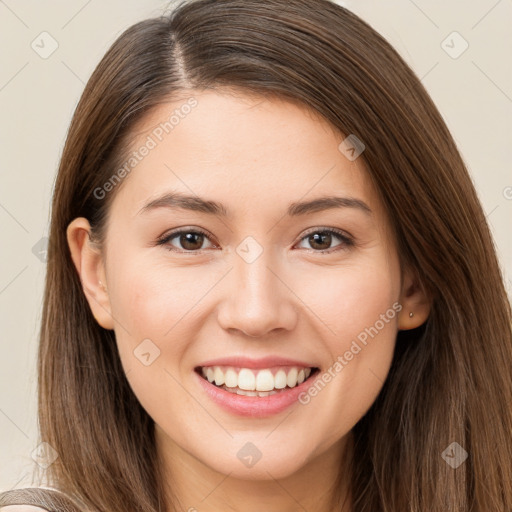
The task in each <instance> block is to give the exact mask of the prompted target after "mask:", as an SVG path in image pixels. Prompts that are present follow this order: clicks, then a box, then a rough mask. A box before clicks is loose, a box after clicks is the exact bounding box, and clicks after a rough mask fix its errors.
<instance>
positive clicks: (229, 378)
mask: <svg viewBox="0 0 512 512" xmlns="http://www.w3.org/2000/svg"><path fill="white" fill-rule="evenodd" d="M224 375H225V377H226V382H225V384H226V386H228V387H229V388H236V387H237V386H238V375H237V373H236V372H235V370H233V369H232V368H228V371H227V372H226V373H225V374H224Z"/></svg>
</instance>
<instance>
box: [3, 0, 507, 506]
mask: <svg viewBox="0 0 512 512" xmlns="http://www.w3.org/2000/svg"><path fill="white" fill-rule="evenodd" d="M511 346H512V333H511V310H510V304H509V302H508V299H507V295H506V293H505V289H504V285H503V279H502V275H501V273H500V269H499V265H498V262H497V258H496V255H495V252H494V248H493V244H492V239H491V235H490V233H489V229H488V227H487V224H486V220H485V216H484V213H483V211H482V208H481V205H480V204H479V202H478V199H477V195H476V193H475V190H474V188H473V185H472V182H471V179H470V177H469V175H468V172H467V170H466V168H465V166H464V163H463V161H462V159H461V157H460V155H459V153H458V151H457V148H456V145H455V143H454V141H453V138H452V137H451V135H450V133H449V132H448V130H447V128H446V126H445V124H444V122H443V120H442V118H441V116H440V114H439V112H438V111H437V109H436V107H435V106H434V104H433V103H432V101H431V100H430V98H429V96H428V94H427V93H426V91H425V89H424V88H423V86H422V85H421V83H420V82H419V81H418V79H417V78H416V76H415V75H414V74H413V72H412V71H411V70H410V69H409V68H408V66H407V65H406V64H405V63H404V61H403V60H402V59H401V58H400V57H399V56H398V54H397V53H396V51H394V50H393V49H392V48H391V47H390V45H389V44H388V43H387V42H386V41H385V40H384V39H383V38H382V37H381V36H379V35H378V34H377V33H376V32H375V31H374V30H373V29H371V28H370V27H369V26H368V25H367V24H366V23H365V22H363V21H362V20H360V19H359V18H357V17H356V16H355V15H354V14H352V13H350V12H349V11H347V10H345V9H343V8H342V7H340V6H337V5H335V4H333V3H331V2H328V1H326V0H315V1H314V2H311V1H305V0H294V1H291V2H290V1H285V0H269V1H264V2H261V1H255V0H244V1H241V0H223V1H213V0H198V1H195V2H188V3H185V4H182V5H180V6H179V7H178V8H177V9H176V10H175V11H174V12H172V13H171V14H170V15H169V16H168V17H163V18H158V19H151V20H147V21H144V22H141V23H138V24H136V25H134V26H133V27H131V28H129V29H128V30H127V31H126V32H125V33H124V34H122V35H121V36H120V38H119V39H118V40H117V41H116V42H115V43H114V45H113V46H112V48H111V49H110V50H109V51H108V52H107V54H106V56H105V57H104V58H103V60H102V61H101V63H100V64H99V66H98V67H97V69H96V70H95V72H94V73H93V75H92V77H91V79H90V80H89V82H88V84H87V86H86V89H85V91H84V93H83V95H82V98H81V101H80V103H79V105H78V107H77V110H76V112H75V115H74V118H73V121H72V124H71V127H70V131H69V134H68V138H67V142H66V146H65V148H64V152H63V155H62V160H61V164H60V169H59V174H58V178H57V182H56V186H55V194H54V198H53V211H52V223H51V233H50V241H49V252H48V271H47V282H46V292H45V301H44V309H43V322H42V332H41V343H40V352H39V414H40V425H41V440H42V441H44V442H46V443H48V445H49V446H51V447H52V449H53V450H55V452H56V453H57V454H58V457H57V458H56V459H55V461H54V462H53V463H52V464H51V465H49V467H48V470H47V475H46V476H47V481H48V484H49V485H50V486H51V487H53V488H54V489H55V490H56V491H57V490H59V491H61V492H63V493H64V494H66V495H67V496H69V497H70V498H73V500H74V502H75V504H76V505H77V506H78V507H79V508H81V509H83V510H91V511H105V512H106V511H108V512H113V511H125V510H134V511H135V510H137V511H144V512H146V511H147V512H149V511H155V510H159V511H162V512H164V511H165V512H171V511H173V512H174V511H178V510H179V511H181V510H188V511H195V510H197V511H224V510H244V511H253V510H254V511H255V510H267V511H295V510H308V511H316V512H324V511H333V510H336V511H343V512H349V511H350V512H370V511H372V512H376V511H386V512H390V511H393V512H400V511H404V512H405V511H415V512H416V511H426V510H428V511H445V510H457V511H467V512H469V511H472V512H477V511H485V512H489V511H503V510H512V464H511V462H510V461H511V460H512V442H511V440H510V432H511V429H512V412H511V410H510V400H511V397H512V383H511V379H510V371H511V366H512V365H511V363H512V351H511ZM0 503H1V502H0Z"/></svg>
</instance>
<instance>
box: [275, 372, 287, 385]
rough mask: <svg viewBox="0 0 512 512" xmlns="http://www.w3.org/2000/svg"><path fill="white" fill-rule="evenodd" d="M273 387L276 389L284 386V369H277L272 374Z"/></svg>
mask: <svg viewBox="0 0 512 512" xmlns="http://www.w3.org/2000/svg"><path fill="white" fill-rule="evenodd" d="M274 387H275V388H276V389H284V388H285V387H286V372H285V371H284V370H278V372H277V373H276V374H275V375H274Z"/></svg>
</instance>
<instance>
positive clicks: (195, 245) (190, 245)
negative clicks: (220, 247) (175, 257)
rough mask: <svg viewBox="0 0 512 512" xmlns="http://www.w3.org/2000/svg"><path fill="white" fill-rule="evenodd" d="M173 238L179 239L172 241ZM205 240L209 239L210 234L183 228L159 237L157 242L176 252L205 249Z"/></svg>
mask: <svg viewBox="0 0 512 512" xmlns="http://www.w3.org/2000/svg"><path fill="white" fill-rule="evenodd" d="M172 240H177V242H175V243H171V241H172ZM205 240H209V238H208V235H207V234H206V233H204V232H202V231H199V230H192V229H182V230H180V231H174V232H173V233H169V234H168V235H165V236H164V237H163V238H161V239H159V240H158V242H157V244H158V245H163V246H164V247H166V249H168V250H169V251H176V252H198V251H201V250H202V249H204V247H203V244H204V242H205Z"/></svg>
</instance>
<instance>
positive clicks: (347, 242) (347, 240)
mask: <svg viewBox="0 0 512 512" xmlns="http://www.w3.org/2000/svg"><path fill="white" fill-rule="evenodd" d="M185 233H186V234H189V233H194V234H201V235H204V236H205V237H207V238H208V239H209V238H210V235H209V234H208V233H207V232H206V231H203V230H202V229H200V228H194V229H187V228H185V229H179V230H176V231H172V232H171V233H168V234H165V235H163V236H162V237H160V238H158V240H157V241H156V245H158V246H160V245H161V246H166V245H167V244H168V243H169V242H170V241H171V240H172V239H173V238H176V237H177V236H178V235H182V234H185ZM315 233H322V234H334V235H336V236H337V237H338V238H339V239H340V240H341V242H342V243H341V244H339V245H336V246H334V247H331V248H330V249H323V250H320V251H318V250H315V249H306V250H308V251H310V252H314V253H319V254H327V253H332V252H336V251H338V250H340V248H341V249H343V248H345V249H349V248H351V247H353V246H354V245H355V242H354V239H353V238H352V237H351V236H349V235H348V234H347V233H345V232H344V231H341V230H339V229H335V228H320V229H319V228H315V229H313V230H311V231H309V232H306V234H305V235H304V236H303V237H302V238H301V239H300V240H299V243H300V242H302V241H303V240H304V239H305V238H307V237H308V236H310V235H313V234H315ZM165 249H167V250H168V251H171V252H177V253H185V254H200V253H201V252H202V251H204V250H206V249H199V250H197V251H190V250H180V249H177V248H176V247H173V246H171V245H168V246H167V247H165Z"/></svg>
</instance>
